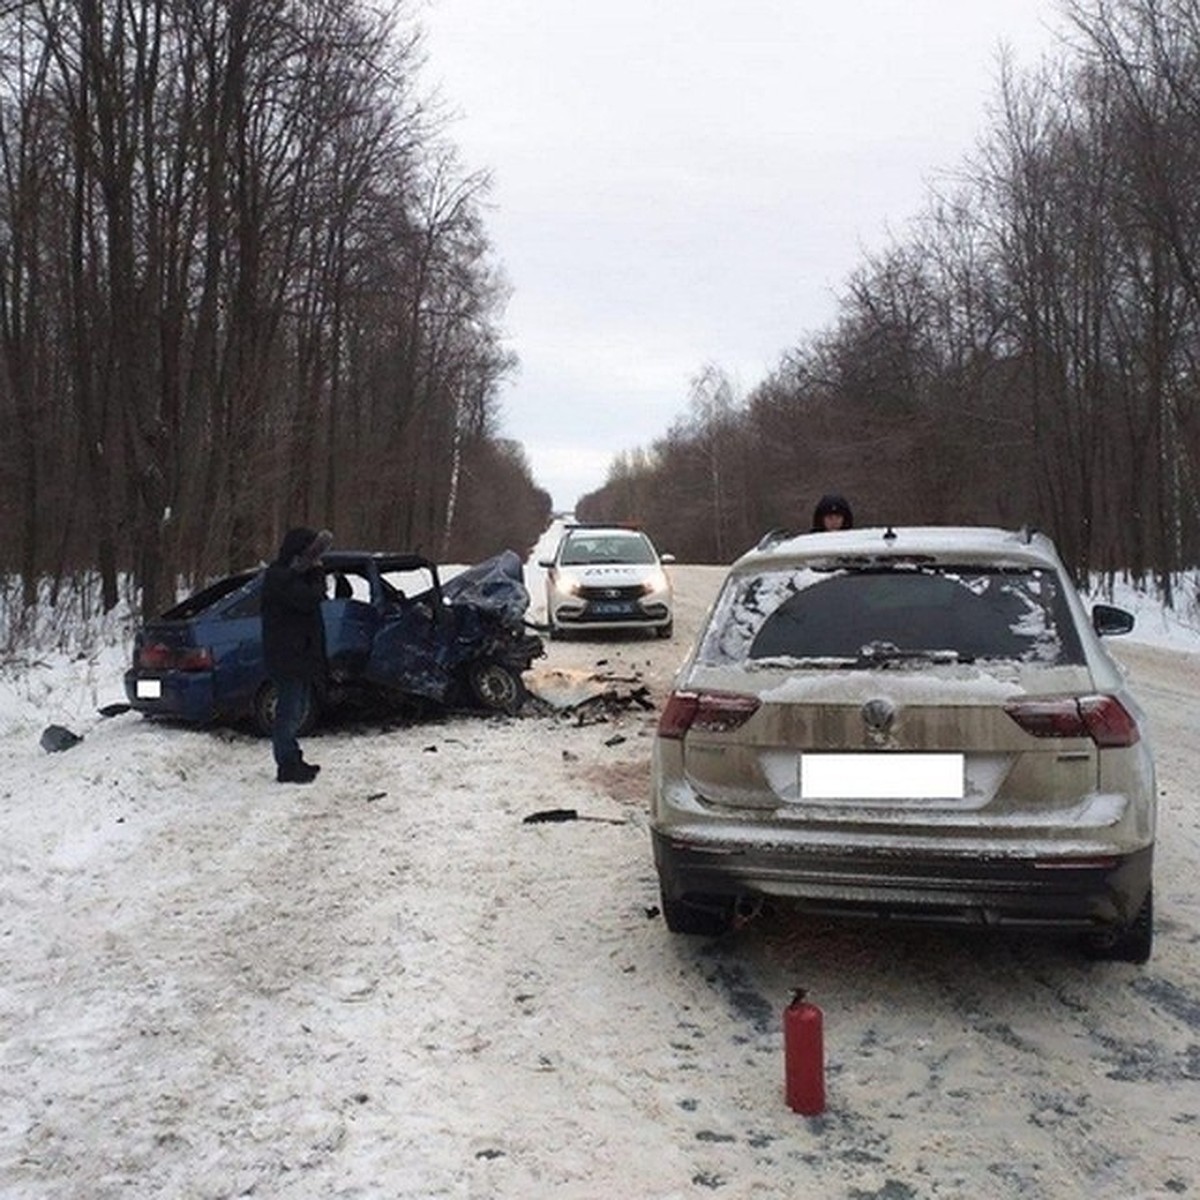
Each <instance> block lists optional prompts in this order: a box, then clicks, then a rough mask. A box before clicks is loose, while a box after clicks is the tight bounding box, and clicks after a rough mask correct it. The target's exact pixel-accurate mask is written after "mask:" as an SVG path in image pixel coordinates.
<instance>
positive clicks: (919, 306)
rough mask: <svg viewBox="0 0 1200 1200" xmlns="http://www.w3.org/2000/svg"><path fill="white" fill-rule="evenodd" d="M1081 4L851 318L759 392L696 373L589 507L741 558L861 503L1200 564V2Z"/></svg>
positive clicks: (1109, 560) (998, 107) (1012, 87)
mask: <svg viewBox="0 0 1200 1200" xmlns="http://www.w3.org/2000/svg"><path fill="white" fill-rule="evenodd" d="M1063 8H1064V11H1065V12H1066V13H1067V15H1068V17H1069V22H1068V29H1069V37H1068V40H1067V41H1066V42H1065V43H1064V44H1063V45H1062V47H1061V48H1060V50H1059V52H1057V53H1056V55H1055V56H1054V61H1051V62H1047V63H1044V64H1041V65H1039V66H1038V67H1037V68H1036V69H1034V70H1025V71H1023V72H1020V73H1018V72H1017V71H1015V70H1013V69H1008V70H1003V71H1002V73H1001V75H1002V78H1001V81H1000V83H999V84H998V87H997V95H996V97H995V103H994V106H993V117H992V124H991V127H990V128H989V129H987V130H985V131H982V133H981V137H980V141H979V144H978V147H977V149H976V151H975V152H974V153H972V155H971V156H970V157H969V159H968V160H967V161H966V162H965V163H964V164H963V165H962V167H961V169H960V170H958V171H957V172H956V173H955V175H954V177H953V178H948V179H946V180H944V181H943V182H942V183H941V184H939V185H938V186H936V187H935V188H934V189H933V190H932V191H931V195H930V200H929V203H928V205H927V206H926V210H925V211H924V212H923V213H922V214H920V215H919V217H918V218H917V219H916V220H915V221H914V222H913V224H912V226H911V228H910V229H909V230H908V231H907V232H906V234H905V235H904V236H903V237H901V238H898V239H896V240H895V241H894V243H893V244H892V245H891V246H890V247H889V248H888V249H886V250H885V251H884V252H882V253H879V254H877V255H874V256H872V257H871V258H870V259H869V260H868V261H866V262H865V264H864V265H862V266H861V268H860V269H859V270H858V271H857V272H856V273H855V274H854V275H853V277H852V278H851V279H850V280H849V281H848V282H847V284H846V286H845V288H844V290H843V293H842V295H841V297H840V304H839V315H838V319H837V321H836V323H835V325H834V327H833V328H831V329H829V330H827V331H826V332H824V333H821V334H819V335H817V336H812V337H809V338H808V339H807V340H805V341H803V342H802V343H801V344H799V345H797V346H795V347H793V348H791V349H788V350H787V351H786V352H785V353H783V354H782V356H781V358H780V360H779V362H778V365H777V367H776V368H775V370H774V371H773V372H772V373H771V374H770V376H769V377H768V378H766V379H764V380H762V381H761V382H759V383H758V384H757V385H756V386H754V387H752V388H751V389H750V390H749V392H748V394H745V395H738V394H737V390H736V388H735V386H734V385H733V383H732V382H731V380H730V379H729V378H728V375H727V373H726V372H724V371H723V370H722V369H721V368H720V367H719V366H717V365H715V364H714V365H710V366H708V367H706V368H705V369H703V370H702V371H700V372H699V373H698V374H697V376H696V378H695V380H694V382H693V386H692V391H691V397H690V405H689V407H688V410H687V412H686V414H685V415H683V416H681V417H680V418H679V419H678V420H677V422H676V423H675V425H674V426H673V428H671V429H670V431H669V432H667V433H666V434H665V436H663V437H662V438H661V439H659V440H658V441H656V442H655V443H654V444H653V445H652V446H650V447H648V448H646V449H644V450H639V451H637V452H634V453H630V454H627V455H625V456H623V457H622V458H620V459H619V460H618V461H617V462H615V463H614V465H613V467H612V468H611V470H610V474H609V478H608V480H607V482H606V485H605V486H604V487H603V488H602V489H601V490H599V491H598V492H595V493H593V494H592V495H590V496H588V497H586V498H585V499H584V501H582V502H581V504H580V506H579V510H580V513H581V515H584V516H586V517H588V518H590V519H605V520H608V519H614V518H622V519H631V520H633V519H635V520H640V521H641V522H643V523H644V524H645V526H646V527H647V528H648V529H649V530H650V531H651V532H652V533H653V534H654V535H655V537H656V539H657V540H658V541H659V542H660V543H661V544H662V546H663V547H664V548H665V549H668V550H672V551H674V552H675V553H676V554H677V555H679V556H680V557H681V558H683V559H684V560H686V561H696V562H721V561H727V560H728V558H729V557H730V556H731V555H732V554H734V553H736V552H738V551H740V550H742V549H745V548H746V547H747V546H748V545H751V544H753V543H754V542H755V541H756V540H757V539H758V538H759V536H760V535H761V534H762V533H763V532H764V531H765V530H768V529H771V528H775V527H784V528H788V529H793V530H794V529H797V528H807V527H808V523H809V520H810V516H811V513H812V509H813V505H814V503H815V501H816V500H817V499H818V497H819V496H820V495H821V494H822V493H823V492H827V491H831V490H832V491H841V492H844V493H845V494H846V495H847V496H848V497H849V498H850V499H851V501H852V503H853V505H854V507H855V510H856V517H857V518H858V519H859V523H864V522H870V523H889V522H913V521H927V522H946V521H977V520H978V521H986V522H998V523H1004V524H1012V525H1021V524H1026V523H1028V524H1031V525H1035V526H1037V527H1039V528H1042V529H1044V530H1046V531H1047V532H1050V533H1051V534H1052V535H1053V536H1054V537H1055V538H1056V539H1057V541H1058V543H1059V545H1060V547H1061V549H1062V551H1063V553H1064V556H1065V557H1066V558H1067V559H1068V561H1069V562H1070V563H1071V564H1072V565H1073V567H1074V568H1075V569H1076V570H1077V571H1078V572H1079V573H1080V574H1083V573H1085V572H1088V571H1110V570H1130V571H1132V572H1134V573H1135V574H1137V575H1138V576H1141V577H1144V578H1146V579H1147V580H1152V581H1157V582H1158V583H1159V584H1160V586H1161V587H1162V588H1163V589H1164V591H1165V592H1167V596H1168V598H1170V597H1169V587H1170V574H1171V572H1172V571H1174V570H1176V569H1178V568H1181V567H1185V566H1193V565H1195V564H1196V563H1197V562H1200V507H1198V500H1197V484H1198V482H1200V3H1198V2H1197V0H1088V2H1086V3H1085V2H1082V0H1080V2H1071V3H1067V4H1065V5H1063ZM701 518H703V519H701Z"/></svg>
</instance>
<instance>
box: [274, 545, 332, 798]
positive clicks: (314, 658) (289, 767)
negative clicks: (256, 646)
mask: <svg viewBox="0 0 1200 1200" xmlns="http://www.w3.org/2000/svg"><path fill="white" fill-rule="evenodd" d="M332 542H333V534H332V533H330V532H329V530H328V529H322V530H321V531H320V532H319V533H318V532H316V531H315V530H312V529H304V528H298V529H289V530H288V531H287V533H286V534H284V538H283V541H282V542H281V543H280V546H279V554H278V555H277V557H276V558H275V561H274V562H273V563H271V565H270V566H268V567H267V573H266V577H265V578H264V580H263V592H262V627H263V628H262V632H263V658H264V659H265V660H266V666H267V674H268V675H269V676H270V677H271V681H272V683H274V685H275V697H276V700H275V721H274V727H273V730H272V734H271V748H272V750H273V752H274V755H275V765H276V772H275V778H276V780H277V781H278V782H279V783H312V781H313V780H314V779H315V778H316V777H317V772H318V771H319V770H320V769H321V768H320V767H319V766H317V764H316V763H306V762H305V761H304V755H303V753H302V752H301V750H300V743H299V742H298V741H297V739H296V735H297V733H298V732H299V730H300V726H301V724H303V721H304V713H305V708H306V704H307V702H308V699H309V691H310V689H311V688H313V687H315V686H316V685H317V684H318V683H319V682H320V681H321V680H322V679H323V678H324V676H325V626H324V624H323V623H322V620H321V601H322V600H324V598H325V576H324V573H323V572H322V571H321V569H320V565H321V555H322V554H324V553H325V551H326V550H328V549H329V546H330V544H331V543H332Z"/></svg>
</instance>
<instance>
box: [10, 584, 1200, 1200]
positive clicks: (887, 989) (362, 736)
mask: <svg viewBox="0 0 1200 1200" xmlns="http://www.w3.org/2000/svg"><path fill="white" fill-rule="evenodd" d="M672 575H673V578H674V580H675V584H676V588H677V594H678V601H679V612H678V615H677V633H676V637H675V639H674V640H672V641H670V642H658V641H654V640H652V639H651V640H638V639H629V640H620V639H605V640H597V641H591V642H567V643H560V642H554V643H552V644H551V646H550V648H549V657H548V659H547V660H544V661H543V664H542V670H543V671H544V672H547V674H546V675H545V676H544V678H545V680H546V681H547V685H548V687H551V688H553V689H557V690H556V693H555V694H556V695H557V696H558V698H559V700H560V703H559V704H558V706H557V707H555V706H551V705H547V706H546V707H545V708H542V709H539V710H538V711H537V712H536V713H534V714H533V715H528V716H524V717H522V718H516V719H510V718H503V719H484V718H479V717H465V716H463V717H459V716H454V717H448V718H446V719H444V720H437V721H430V722H428V723H423V724H407V725H403V724H399V725H395V726H383V725H373V726H357V727H352V728H341V729H337V730H332V731H328V732H326V733H324V734H323V735H321V736H317V737H313V738H310V739H308V741H307V743H306V749H307V751H308V754H309V757H311V758H314V759H316V760H318V761H320V762H321V763H322V764H323V766H324V770H323V772H322V774H321V776H320V778H319V779H318V781H317V782H316V783H315V784H314V785H312V786H311V787H308V788H303V787H295V786H280V785H277V784H275V783H274V782H273V779H272V769H271V763H270V752H269V747H268V746H267V744H266V743H265V742H262V741H259V740H257V739H255V738H252V737H250V736H247V735H245V734H242V733H235V732H231V731H192V730H184V729H176V728H168V727H162V726H157V725H155V724H152V723H150V722H147V721H144V720H142V719H141V718H139V717H137V716H135V715H133V714H124V715H119V716H115V717H111V718H107V719H106V718H102V717H100V716H98V715H97V711H96V710H97V709H98V708H99V707H100V706H101V705H104V704H106V703H108V702H111V701H114V700H120V699H121V698H122V691H121V684H120V675H121V671H122V670H123V667H124V660H125V655H126V649H125V646H124V644H123V643H122V642H121V641H120V640H117V641H115V642H114V643H113V644H112V645H110V646H109V647H108V648H105V649H103V650H100V651H95V652H92V653H89V654H87V655H84V656H82V657H79V656H71V655H67V654H60V653H52V652H48V651H47V652H45V653H40V654H38V655H29V656H27V657H26V659H25V661H24V662H23V663H21V664H20V665H19V667H14V666H13V665H12V664H9V665H8V666H7V667H6V668H4V669H3V670H2V671H0V756H2V757H0V763H2V764H3V765H2V766H0V1028H3V1030H4V1037H3V1043H2V1049H0V1195H3V1196H4V1197H14V1198H15V1197H20V1198H21V1200H49V1198H55V1200H58V1198H62V1197H85V1198H87V1200H107V1198H115V1197H122V1198H125V1197H130V1196H137V1197H151V1196H153V1197H159V1196H162V1197H173V1198H174V1197H184V1198H192V1197H194V1198H197V1200H199V1198H205V1200H208V1198H212V1200H217V1198H220V1200H224V1198H227V1197H229V1198H232V1197H235V1196H258V1197H272V1198H275V1197H278V1198H281V1200H302V1198H303V1200H310V1198H311V1200H317V1198H320V1200H327V1198H330V1197H345V1198H349V1197H354V1198H376V1197H379V1198H384V1197H387V1198H396V1197H404V1198H409V1197H412V1198H417V1197H419V1198H425V1197H463V1198H469V1200H508V1198H511V1200H517V1198H520V1200H529V1198H538V1197H556V1198H558V1197H563V1198H567V1200H572V1198H579V1200H591V1198H594V1197H622V1198H625V1197H635V1198H646V1200H651V1198H653V1200H674V1198H677V1197H680V1198H682V1197H701V1196H718V1197H729V1198H741V1197H772V1198H773V1197H784V1196H788V1197H791V1196H812V1197H822V1198H825V1197H845V1198H847V1200H917V1198H921V1200H923V1198H925V1197H946V1198H950V1197H953V1198H955V1200H958V1198H962V1197H972V1198H973V1197H986V1198H989V1200H992V1198H1010V1197H1011V1198H1013V1200H1015V1198H1016V1197H1033V1198H1036V1197H1047V1198H1058V1197H1063V1198H1068V1197H1070V1198H1074V1197H1082V1196H1088V1197H1112V1198H1118V1197H1120V1198H1122V1200H1124V1198H1127V1197H1169V1196H1180V1195H1183V1196H1187V1195H1191V1196H1197V1195H1200V1086H1198V1085H1200V955H1198V954H1197V946H1198V945H1200V815H1198V809H1197V806H1196V804H1195V800H1194V790H1195V780H1196V779H1197V777H1200V636H1198V635H1197V633H1196V622H1195V621H1194V614H1193V617H1192V618H1191V619H1190V620H1191V627H1190V628H1189V624H1188V622H1189V616H1188V613H1187V612H1186V610H1185V611H1184V617H1183V620H1184V623H1183V624H1181V623H1180V621H1179V619H1178V618H1175V617H1171V616H1166V615H1163V614H1161V613H1160V612H1158V611H1157V610H1156V608H1155V606H1153V605H1152V604H1150V603H1149V602H1148V601H1147V600H1146V598H1145V597H1140V596H1138V595H1136V594H1135V593H1133V592H1132V591H1130V592H1129V593H1128V595H1126V596H1121V595H1117V596H1114V597H1112V599H1113V600H1114V601H1115V602H1116V603H1123V602H1124V603H1127V604H1134V605H1136V606H1137V607H1138V608H1139V610H1140V612H1141V614H1142V620H1141V624H1140V628H1139V632H1138V634H1137V635H1136V636H1135V638H1132V639H1129V638H1127V639H1122V640H1121V641H1119V642H1117V641H1114V642H1113V643H1112V645H1113V649H1114V652H1116V653H1118V654H1119V656H1120V657H1121V659H1122V661H1123V662H1125V663H1126V664H1127V666H1128V669H1129V672H1130V676H1131V681H1132V685H1133V686H1134V688H1135V689H1136V691H1137V692H1138V695H1139V697H1140V698H1141V700H1142V701H1143V703H1144V705H1145V707H1146V709H1147V711H1148V714H1149V720H1150V724H1151V733H1152V736H1153V738H1154V740H1155V745H1156V749H1157V755H1158V764H1159V772H1160V788H1161V793H1162V795H1161V811H1160V843H1159V863H1158V882H1157V903H1158V910H1159V919H1158V942H1157V945H1156V950H1155V956H1154V958H1153V959H1152V960H1151V962H1150V963H1149V964H1148V965H1147V966H1145V967H1141V968H1139V967H1133V966H1127V965H1100V964H1088V963H1085V962H1082V961H1080V960H1079V959H1078V958H1077V957H1076V956H1075V955H1074V953H1073V951H1072V948H1071V947H1070V946H1069V945H1064V944H1059V943H1055V942H1053V941H1046V940H1039V939H1034V938H1024V937H1017V936H1010V935H1003V936H991V935H988V936H969V935H966V934H947V933H933V932H929V931H920V930H915V931H914V930H901V931H895V930H883V929H878V928H875V927H872V926H862V925H856V924H839V923H836V922H832V921H830V922H814V921H811V920H809V921H805V920H802V919H799V918H795V917H791V918H789V917H784V916H776V917H770V918H766V919H764V920H762V921H760V922H758V923H756V924H753V925H751V926H749V927H748V928H746V929H745V930H743V931H741V932H740V933H739V934H738V935H736V936H732V937H729V938H726V939H721V940H719V941H706V940H703V939H701V940H692V939H685V938H676V937H672V936H671V935H669V934H668V933H667V932H666V930H665V928H664V927H663V923H662V919H661V917H660V916H659V915H658V912H657V904H658V896H657V887H656V883H655V876H654V869H653V864H652V861H651V857H650V844H649V838H648V835H647V831H646V816H645V810H646V791H647V774H648V762H649V751H650V739H651V735H652V731H653V726H654V722H655V719H656V713H654V712H653V711H647V710H645V709H643V708H642V707H641V706H639V705H637V704H620V703H615V704H609V705H605V704H603V703H596V704H585V705H584V707H583V708H582V709H581V708H578V707H576V705H577V704H578V703H579V702H580V701H581V700H586V699H587V698H588V697H589V696H591V697H595V696H596V695H597V694H598V693H599V694H601V696H602V695H603V693H604V692H606V691H608V690H610V689H611V688H615V689H616V690H617V691H618V692H626V693H627V692H628V691H630V690H631V689H633V688H635V687H636V686H639V685H644V686H646V687H647V688H648V689H649V695H650V697H651V699H652V700H653V701H654V703H655V704H656V705H657V706H659V707H661V703H662V700H663V698H664V697H665V695H666V692H667V690H668V687H669V680H670V677H671V674H672V672H673V670H674V669H675V667H676V666H677V664H678V662H679V661H680V659H681V658H682V656H683V652H684V649H685V646H686V643H687V641H688V639H690V638H691V636H692V635H693V633H694V631H695V629H696V627H697V625H698V622H699V619H700V617H701V615H702V613H703V611H704V609H705V608H706V607H707V605H708V604H709V603H710V602H711V599H712V597H713V596H714V594H715V591H716V588H717V585H718V582H719V580H720V578H721V575H722V572H721V571H720V570H719V569H717V568H697V567H684V566H680V567H675V568H673V569H672ZM531 585H532V590H533V594H534V597H535V600H536V599H537V597H538V596H539V595H540V591H539V585H538V581H537V579H536V577H534V578H531ZM1106 599H1107V597H1106ZM589 680H590V682H589ZM613 680H617V681H619V682H617V683H613V682H612V681H613ZM635 681H636V682H635ZM51 723H59V724H62V725H64V726H66V727H68V728H70V729H72V730H73V731H74V732H76V733H78V734H82V735H83V741H82V742H81V743H80V744H79V745H77V746H75V747H74V748H72V749H70V750H68V751H65V752H63V753H59V754H50V753H46V752H45V751H44V750H42V749H41V747H40V745H39V737H40V735H41V733H42V731H43V729H44V728H45V727H46V726H47V725H49V724H51ZM555 808H569V809H574V810H575V811H576V812H577V813H578V815H579V816H580V818H583V819H580V820H566V821H560V822H553V823H533V824H531V823H527V822H526V821H525V818H526V817H527V816H529V815H531V814H535V813H538V812H543V811H545V810H549V809H555ZM589 818H603V820H592V819H589ZM798 986H803V987H805V988H807V989H808V990H809V993H810V998H811V999H813V1000H814V1001H816V1002H817V1003H818V1004H820V1005H821V1007H822V1008H823V1010H824V1012H825V1021H826V1047H827V1094H828V1109H827V1111H826V1112H825V1113H824V1114H823V1115H822V1116H819V1117H810V1118H805V1117H799V1116H797V1115H796V1114H794V1113H792V1112H791V1111H790V1110H789V1109H788V1108H787V1106H786V1104H785V1103H784V1097H783V1085H782V1044H781V1033H780V1016H781V1013H782V1010H783V1008H784V1006H785V1005H786V1004H787V1002H788V1000H789V999H790V997H791V995H792V992H793V989H794V988H796V987H798Z"/></svg>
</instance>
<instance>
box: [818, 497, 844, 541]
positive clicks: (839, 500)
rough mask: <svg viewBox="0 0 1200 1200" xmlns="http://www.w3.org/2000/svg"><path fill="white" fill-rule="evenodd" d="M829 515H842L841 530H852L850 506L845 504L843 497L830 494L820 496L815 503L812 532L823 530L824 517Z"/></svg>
mask: <svg viewBox="0 0 1200 1200" xmlns="http://www.w3.org/2000/svg"><path fill="white" fill-rule="evenodd" d="M829 513H841V514H842V528H843V529H853V528H854V514H853V513H852V512H851V511H850V505H849V504H848V503H847V502H846V498H845V497H844V496H838V495H835V494H830V495H828V496H822V497H821V499H820V500H818V501H817V507H816V508H814V509H813V519H812V527H813V532H814V533H817V532H820V531H821V530H823V529H824V528H825V517H826V515H827V514H829Z"/></svg>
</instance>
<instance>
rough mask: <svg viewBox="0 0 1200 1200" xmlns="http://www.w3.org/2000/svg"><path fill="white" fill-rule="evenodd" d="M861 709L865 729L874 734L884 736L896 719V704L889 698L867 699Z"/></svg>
mask: <svg viewBox="0 0 1200 1200" xmlns="http://www.w3.org/2000/svg"><path fill="white" fill-rule="evenodd" d="M861 711H862V719H863V721H864V722H865V723H866V726H867V729H868V730H869V731H870V732H871V733H873V734H875V735H876V736H884V737H886V736H887V733H888V732H889V730H890V729H891V728H892V722H893V721H894V720H895V719H896V706H895V705H894V704H893V703H892V702H891V701H890V700H884V699H883V698H882V697H881V698H879V699H875V700H868V701H867V702H866V704H864V705H863V706H862V710H861Z"/></svg>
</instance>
